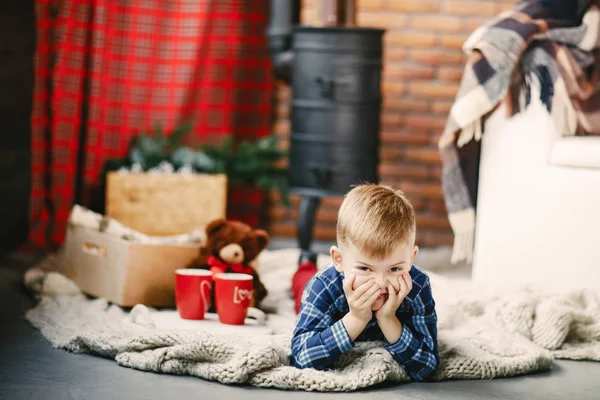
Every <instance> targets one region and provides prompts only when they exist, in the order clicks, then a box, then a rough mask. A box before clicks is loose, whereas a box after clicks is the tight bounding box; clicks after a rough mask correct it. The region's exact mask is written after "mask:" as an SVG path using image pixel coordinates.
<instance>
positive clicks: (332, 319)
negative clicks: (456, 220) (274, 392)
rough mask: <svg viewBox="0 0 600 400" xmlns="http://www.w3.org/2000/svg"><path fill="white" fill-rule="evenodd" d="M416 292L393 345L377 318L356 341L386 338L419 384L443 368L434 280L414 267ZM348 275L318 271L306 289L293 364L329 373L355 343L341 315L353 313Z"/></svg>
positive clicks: (405, 304)
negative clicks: (344, 284) (348, 297)
mask: <svg viewBox="0 0 600 400" xmlns="http://www.w3.org/2000/svg"><path fill="white" fill-rule="evenodd" d="M410 276H411V277H412V280H413V288H412V290H411V291H410V293H409V294H408V296H406V298H405V299H404V300H403V301H402V304H400V307H399V308H398V311H396V316H397V317H398V319H399V320H400V322H401V323H402V326H403V328H402V333H401V335H400V339H398V341H397V342H396V343H389V342H388V341H387V340H386V339H385V336H384V335H383V332H381V329H380V328H379V326H378V325H377V320H376V319H375V314H373V318H372V319H371V321H370V322H369V323H368V324H367V326H366V328H365V329H364V330H363V332H362V333H361V334H360V335H359V336H358V338H356V341H367V340H381V341H384V342H385V343H386V344H385V347H384V348H385V349H386V350H387V351H388V352H389V353H390V354H391V355H392V357H393V358H394V359H395V360H396V361H397V362H398V363H399V364H400V366H402V368H404V370H405V371H406V372H407V373H408V374H409V375H410V376H411V377H412V378H413V379H414V380H416V381H423V380H426V379H427V378H429V377H430V376H431V375H432V374H433V373H434V372H435V370H436V369H437V367H438V364H439V359H440V355H439V350H438V343H437V315H436V313H435V302H434V300H433V297H432V294H431V286H430V284H429V277H428V276H427V275H426V274H425V273H424V272H423V271H421V270H420V269H419V268H417V267H415V266H414V265H413V266H412V268H411V270H410ZM343 279H344V275H343V274H342V273H340V272H338V271H336V270H335V268H334V267H333V266H331V267H329V268H326V269H324V270H322V271H319V272H318V273H317V274H316V275H315V276H314V277H313V278H312V279H311V280H310V282H309V283H308V284H307V285H306V289H305V290H304V299H303V301H302V306H301V310H300V315H299V317H298V321H297V323H296V328H295V329H294V334H293V337H292V362H293V365H294V366H295V367H297V368H315V369H321V370H322V369H328V368H331V367H333V365H334V363H335V361H336V360H337V358H338V357H339V356H340V355H341V354H342V353H344V352H346V351H348V350H349V349H351V348H352V346H353V343H352V342H351V341H350V336H349V335H348V332H347V331H346V328H345V327H344V324H343V322H342V317H344V315H346V314H347V313H348V312H349V311H350V309H349V307H348V301H347V300H346V296H345V294H344V289H343V287H342V281H343Z"/></svg>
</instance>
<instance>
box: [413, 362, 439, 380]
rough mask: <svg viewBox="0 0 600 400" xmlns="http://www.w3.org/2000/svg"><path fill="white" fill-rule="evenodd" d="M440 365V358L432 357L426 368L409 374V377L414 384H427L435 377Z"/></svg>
mask: <svg viewBox="0 0 600 400" xmlns="http://www.w3.org/2000/svg"><path fill="white" fill-rule="evenodd" d="M439 365H440V358H439V357H436V356H434V357H433V360H432V362H431V363H430V364H428V365H427V366H424V367H423V368H421V369H420V370H418V371H411V372H409V375H410V377H411V378H412V379H413V380H414V381H416V382H427V381H430V380H431V379H432V378H433V376H434V375H435V373H436V371H437V369H438V367H439Z"/></svg>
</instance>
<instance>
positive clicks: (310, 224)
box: [298, 196, 321, 262]
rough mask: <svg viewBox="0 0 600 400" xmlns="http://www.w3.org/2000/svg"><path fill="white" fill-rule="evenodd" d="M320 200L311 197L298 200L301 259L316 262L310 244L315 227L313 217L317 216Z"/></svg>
mask: <svg viewBox="0 0 600 400" xmlns="http://www.w3.org/2000/svg"><path fill="white" fill-rule="evenodd" d="M320 202H321V198H319V197H312V196H302V199H301V200H300V210H299V213H298V245H299V247H300V250H301V254H302V255H301V257H300V258H301V260H302V258H310V259H311V260H312V258H313V257H314V262H316V254H315V253H313V252H312V251H311V244H312V240H313V230H314V226H315V217H316V214H317V208H319V204H320Z"/></svg>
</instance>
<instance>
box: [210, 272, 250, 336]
mask: <svg viewBox="0 0 600 400" xmlns="http://www.w3.org/2000/svg"><path fill="white" fill-rule="evenodd" d="M214 279H215V305H216V308H217V314H218V315H219V321H221V323H222V324H228V325H243V324H244V320H245V319H246V316H247V315H248V308H249V307H250V303H251V301H252V296H253V294H254V291H253V284H252V281H253V280H254V278H253V277H252V275H249V274H237V273H221V274H216V275H215V276H214Z"/></svg>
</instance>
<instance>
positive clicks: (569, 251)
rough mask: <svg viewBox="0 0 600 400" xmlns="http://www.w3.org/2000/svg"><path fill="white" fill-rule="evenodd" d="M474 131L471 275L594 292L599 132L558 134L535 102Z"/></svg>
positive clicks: (599, 260) (598, 271) (599, 216)
mask: <svg viewBox="0 0 600 400" xmlns="http://www.w3.org/2000/svg"><path fill="white" fill-rule="evenodd" d="M505 115H506V114H505V110H504V109H499V110H498V111H496V112H495V113H494V114H493V115H492V116H491V117H490V118H489V119H488V121H487V123H486V127H485V133H484V135H483V138H482V149H481V164H480V176H479V189H478V205H477V220H476V233H475V253H474V258H473V280H475V281H477V282H481V283H485V284H492V285H495V286H502V285H506V286H507V287H512V286H515V285H524V284H531V283H534V284H537V285H539V286H541V287H545V288H547V289H551V290H561V291H567V290H569V289H574V288H581V287H589V288H593V289H595V290H596V291H597V292H598V293H600V137H593V136H588V137H563V136H561V135H560V134H559V133H558V132H557V130H556V128H555V127H554V124H553V123H552V120H551V118H550V115H549V114H548V112H547V111H546V109H545V108H544V106H543V105H542V104H541V103H540V102H539V101H536V102H534V103H532V104H531V105H530V106H529V107H528V108H527V109H526V110H524V111H523V112H522V113H520V114H517V115H516V116H514V117H513V118H510V119H506V117H505Z"/></svg>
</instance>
